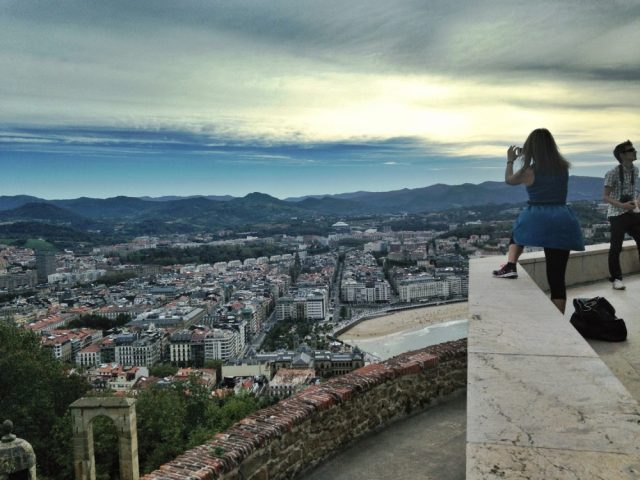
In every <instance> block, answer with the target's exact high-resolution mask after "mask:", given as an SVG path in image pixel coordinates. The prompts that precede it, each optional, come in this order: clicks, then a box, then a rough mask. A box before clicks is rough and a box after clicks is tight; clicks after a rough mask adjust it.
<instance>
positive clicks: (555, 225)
mask: <svg viewBox="0 0 640 480" xmlns="http://www.w3.org/2000/svg"><path fill="white" fill-rule="evenodd" d="M513 241H514V242H515V243H516V244H518V245H523V246H528V247H544V248H557V249H559V250H584V239H583V238H582V231H581V230H580V223H579V222H578V219H577V218H576V216H575V214H574V213H573V212H572V211H571V209H570V208H569V207H568V206H567V205H561V204H555V205H529V206H527V207H526V208H525V209H524V210H523V211H522V212H520V216H519V217H518V218H517V219H516V221H515V222H514V224H513Z"/></svg>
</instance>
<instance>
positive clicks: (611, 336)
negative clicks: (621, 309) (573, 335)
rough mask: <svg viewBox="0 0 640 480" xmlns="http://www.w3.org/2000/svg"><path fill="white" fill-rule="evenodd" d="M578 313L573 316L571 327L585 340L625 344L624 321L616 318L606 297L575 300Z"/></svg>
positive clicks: (574, 304) (613, 309)
mask: <svg viewBox="0 0 640 480" xmlns="http://www.w3.org/2000/svg"><path fill="white" fill-rule="evenodd" d="M573 307H574V308H575V309H576V311H575V312H574V313H573V315H571V325H573V326H574V327H575V329H576V330H578V332H579V333H580V335H582V336H583V337H584V338H591V339H593V340H605V341H607V342H623V341H625V340H626V339H627V326H626V325H625V323H624V320H622V319H621V318H618V317H616V310H615V308H613V305H611V304H610V303H609V301H608V300H607V299H606V298H604V297H593V298H574V299H573Z"/></svg>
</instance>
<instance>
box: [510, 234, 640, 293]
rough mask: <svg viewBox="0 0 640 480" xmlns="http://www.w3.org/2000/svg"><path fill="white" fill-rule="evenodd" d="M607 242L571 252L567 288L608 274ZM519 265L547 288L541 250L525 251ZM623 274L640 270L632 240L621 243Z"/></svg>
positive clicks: (596, 279) (600, 278) (543, 288)
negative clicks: (582, 250)
mask: <svg viewBox="0 0 640 480" xmlns="http://www.w3.org/2000/svg"><path fill="white" fill-rule="evenodd" d="M608 255H609V244H602V243H601V244H598V245H588V246H587V247H586V250H585V251H584V252H572V253H571V256H570V257H569V263H568V264H567V275H566V284H567V286H568V287H570V286H572V285H579V284H582V283H587V282H596V281H599V280H604V279H606V278H608V277H609V264H608V260H607V259H608ZM519 263H520V265H521V266H522V267H523V268H524V269H525V270H526V271H527V273H528V274H529V276H530V277H531V279H532V280H533V281H534V282H535V283H536V284H537V285H538V287H539V288H541V289H542V290H544V291H547V290H549V283H548V282H547V272H546V268H547V267H546V265H547V264H546V262H545V259H544V252H533V253H525V254H524V255H522V256H521V257H520V262H519ZM620 266H621V267H622V273H623V275H625V274H628V273H632V272H638V271H640V262H639V261H638V249H637V247H636V243H635V242H634V241H633V240H628V241H626V242H624V244H623V247H622V253H621V254H620Z"/></svg>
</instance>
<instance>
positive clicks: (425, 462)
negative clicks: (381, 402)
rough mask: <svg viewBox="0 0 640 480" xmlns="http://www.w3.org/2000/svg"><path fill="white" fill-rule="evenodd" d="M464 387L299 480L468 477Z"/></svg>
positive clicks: (364, 439)
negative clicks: (466, 475) (443, 400)
mask: <svg viewBox="0 0 640 480" xmlns="http://www.w3.org/2000/svg"><path fill="white" fill-rule="evenodd" d="M465 405H466V399H465V394H464V392H461V393H460V394H458V395H457V396H456V397H454V398H451V399H449V400H448V401H446V402H443V403H441V404H440V405H436V406H434V407H432V408H430V409H428V410H426V411H424V412H421V413H418V414H416V415H413V416H411V417H409V418H406V419H404V420H401V421H399V422H397V423H394V424H392V425H390V426H389V427H387V428H385V429H384V430H382V431H380V432H377V433H374V434H371V435H368V436H367V437H365V438H363V439H362V440H359V441H357V442H356V443H354V444H353V445H351V446H350V447H348V448H346V449H345V450H343V451H342V452H341V453H339V454H338V455H336V456H335V457H333V458H332V459H330V460H328V461H326V462H324V463H322V464H321V465H320V466H319V467H318V468H317V469H316V470H314V471H312V472H309V473H307V474H304V475H302V476H300V477H298V480H403V479H407V480H409V479H411V480H414V479H420V480H431V479H433V480H435V479H447V480H463V479H464V478H465V436H466V429H465V426H466V418H467V417H466V407H465Z"/></svg>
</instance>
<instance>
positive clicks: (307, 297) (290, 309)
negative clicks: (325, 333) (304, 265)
mask: <svg viewBox="0 0 640 480" xmlns="http://www.w3.org/2000/svg"><path fill="white" fill-rule="evenodd" d="M328 309H329V292H328V291H327V290H326V289H324V288H321V289H314V290H311V291H308V290H307V291H299V292H298V294H297V295H296V297H295V298H292V297H280V298H279V299H278V300H276V319H277V320H278V321H280V320H285V319H287V318H292V319H295V320H304V319H308V320H324V318H325V317H326V315H327V312H328Z"/></svg>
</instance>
